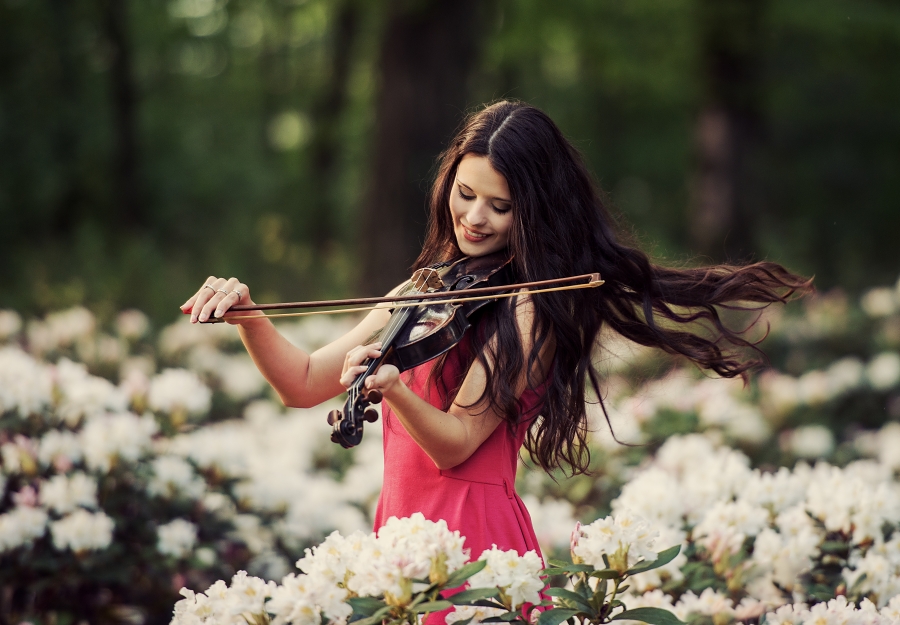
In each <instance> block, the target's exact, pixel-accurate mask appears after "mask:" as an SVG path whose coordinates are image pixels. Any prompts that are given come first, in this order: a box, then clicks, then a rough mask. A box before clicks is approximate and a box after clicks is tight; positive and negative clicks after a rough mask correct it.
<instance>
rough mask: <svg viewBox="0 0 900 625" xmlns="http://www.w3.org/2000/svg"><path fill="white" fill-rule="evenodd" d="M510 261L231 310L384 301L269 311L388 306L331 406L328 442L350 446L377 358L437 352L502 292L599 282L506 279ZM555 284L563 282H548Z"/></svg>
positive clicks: (376, 399)
mask: <svg viewBox="0 0 900 625" xmlns="http://www.w3.org/2000/svg"><path fill="white" fill-rule="evenodd" d="M511 265H512V257H511V256H510V255H509V254H508V253H507V252H506V251H500V252H495V253H493V254H488V255H486V256H476V257H468V256H463V257H461V258H457V259H454V260H451V261H447V262H441V263H436V264H434V265H431V266H429V267H425V268H422V269H418V270H416V271H415V273H413V275H412V277H411V278H410V279H409V281H407V282H406V283H405V284H404V285H402V286H401V288H400V289H399V290H398V292H397V293H396V294H395V295H392V296H389V297H370V298H361V299H345V300H331V301H320V302H293V303H286V304H257V305H244V306H241V305H238V306H232V307H231V309H230V310H231V311H234V312H240V311H250V310H272V309H280V308H314V307H324V306H344V305H355V304H380V305H381V306H373V307H371V308H351V309H343V310H337V311H335V310H330V311H314V312H303V313H286V314H283V315H268V316H270V317H277V316H297V315H309V314H334V313H338V312H355V311H360V310H372V309H373V308H379V307H383V305H385V304H387V305H389V306H390V308H391V318H390V320H389V321H388V323H387V325H386V326H385V327H384V328H383V329H382V330H381V333H380V337H379V338H380V341H381V344H382V347H381V356H379V357H377V358H369V359H367V360H365V361H364V362H363V363H362V365H363V366H365V367H366V370H365V371H364V372H363V373H361V374H360V375H359V376H357V378H356V380H354V382H353V384H352V385H351V386H350V388H348V389H347V400H346V402H344V406H343V409H342V410H332V411H331V412H329V413H328V416H327V421H328V424H329V425H331V427H332V432H331V440H332V441H333V442H335V443H337V444H339V445H341V446H342V447H344V448H347V449H349V448H351V447H355V446H356V445H359V443H360V442H361V441H362V436H363V428H364V424H365V423H367V422H368V423H374V422H375V421H377V420H378V412H377V411H376V410H375V408H374V407H373V405H374V404H378V403H381V400H382V399H383V397H382V394H381V392H380V391H378V390H375V389H369V390H366V388H365V383H366V379H367V378H368V377H369V376H370V375H373V374H374V373H375V371H376V370H377V369H378V367H380V366H381V365H382V364H391V365H394V366H396V367H397V368H398V369H399V370H400V371H401V372H402V371H407V370H409V369H412V368H414V367H418V366H419V365H421V364H423V363H426V362H428V361H429V360H432V359H434V358H437V357H438V356H441V355H442V354H444V353H446V352H447V351H449V350H450V349H452V348H453V347H454V346H455V345H457V344H458V343H459V342H460V341H461V340H462V338H463V336H464V335H465V333H466V331H467V330H468V329H469V328H470V327H471V325H472V321H473V317H474V316H475V315H476V313H478V312H479V311H481V310H482V309H483V308H484V307H485V306H487V305H489V304H491V303H492V302H495V301H496V300H498V299H500V298H507V297H515V296H516V295H518V294H519V293H520V292H521V291H522V290H523V289H525V290H528V292H530V293H545V292H549V291H561V290H569V289H580V288H592V287H597V286H600V285H601V284H603V280H601V279H600V275H599V274H596V273H594V274H584V275H581V276H572V277H568V278H559V279H556V280H541V281H538V282H527V283H518V284H510V275H511ZM585 281H586V282H585ZM566 283H569V284H566ZM573 283H574V284H573ZM559 284H565V286H556V287H550V285H559ZM542 287H545V288H542ZM230 318H231V319H235V318H238V319H240V318H241V317H234V316H232V317H230ZM224 321H225V318H214V317H211V318H210V319H209V320H207V321H206V322H204V323H222V322H224Z"/></svg>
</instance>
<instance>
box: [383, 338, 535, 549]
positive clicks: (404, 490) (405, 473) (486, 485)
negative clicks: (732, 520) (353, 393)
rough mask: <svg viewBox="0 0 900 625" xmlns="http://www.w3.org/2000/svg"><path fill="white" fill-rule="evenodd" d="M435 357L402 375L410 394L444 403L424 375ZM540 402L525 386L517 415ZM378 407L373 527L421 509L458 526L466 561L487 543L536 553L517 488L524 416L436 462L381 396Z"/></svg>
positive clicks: (448, 383) (448, 381)
mask: <svg viewBox="0 0 900 625" xmlns="http://www.w3.org/2000/svg"><path fill="white" fill-rule="evenodd" d="M463 343H466V341H463ZM460 349H465V346H464V345H463V344H460V345H458V346H457V347H456V348H454V349H453V350H451V351H450V352H449V354H448V355H447V359H446V362H445V364H444V369H443V376H442V377H443V378H444V381H445V384H444V387H446V388H453V386H454V385H453V383H452V380H454V379H456V376H457V375H458V374H459V372H460V370H461V368H462V366H463V365H462V363H461V362H460V360H461V358H460ZM434 363H435V361H431V362H427V363H425V364H423V365H421V366H419V367H416V368H415V369H412V370H410V372H409V374H408V375H407V374H404V378H405V379H406V380H407V385H408V386H409V387H410V389H412V391H413V392H414V393H416V394H417V395H419V396H420V397H422V398H424V399H425V400H426V401H427V402H428V403H430V404H431V405H433V406H438V407H443V406H444V405H445V404H444V401H443V399H444V398H443V397H442V393H441V390H440V387H441V385H438V384H436V383H435V382H434V381H431V382H429V380H428V376H429V373H430V372H431V369H432V367H433V366H434ZM540 401H541V394H540V393H539V392H537V391H535V390H530V389H529V390H526V391H525V392H524V393H523V395H522V397H521V398H520V402H521V408H522V411H523V414H525V415H531V414H532V411H533V410H534V409H535V408H536V407H537V406H538V404H539V403H540ZM382 406H383V408H382V414H383V419H382V422H383V424H384V425H383V428H384V486H383V489H382V491H381V497H380V499H379V500H378V509H377V511H376V514H375V529H376V530H378V529H379V528H380V527H381V526H382V525H384V524H385V522H386V521H387V520H388V519H389V518H390V517H392V516H396V517H400V518H402V517H408V516H411V515H412V514H413V513H415V512H421V513H422V514H423V515H424V516H425V518H426V519H429V520H431V521H438V520H439V519H444V520H445V521H446V522H447V527H449V528H450V530H451V531H453V530H459V532H460V534H461V535H462V536H464V537H465V547H466V548H467V549H469V557H470V559H472V560H477V559H478V556H480V555H481V553H482V551H484V550H486V549H490V548H491V546H492V545H497V547H498V548H500V549H503V550H510V549H515V550H516V551H517V552H518V553H519V554H520V555H521V554H524V553H525V552H527V551H531V550H534V551H535V552H537V554H538V555H539V556H540V555H541V550H540V547H539V546H538V542H537V538H536V537H535V534H534V528H533V527H532V525H531V517H530V516H529V514H528V510H526V509H525V505H524V504H523V503H522V500H521V499H520V498H519V495H518V494H517V493H516V490H515V478H516V465H517V461H518V454H519V449H520V448H521V447H522V443H523V441H524V440H525V434H526V431H527V429H528V425H529V424H530V420H527V421H526V420H523V423H521V424H520V425H519V426H518V429H517V430H518V431H517V432H516V433H515V434H514V435H513V434H511V433H510V430H509V427H508V426H507V424H506V423H505V422H504V423H500V425H498V426H497V428H496V429H495V430H494V432H493V433H492V434H491V435H490V436H489V437H488V439H487V440H486V441H484V443H482V444H481V446H480V447H479V448H478V449H476V450H475V453H473V454H472V455H471V456H470V457H469V458H468V459H467V460H466V461H465V462H463V463H461V464H459V465H457V466H455V467H453V468H452V469H438V468H437V467H436V466H435V464H434V462H433V461H432V460H431V458H429V457H428V455H427V454H426V453H425V452H424V451H422V448H421V447H419V445H418V444H417V443H416V442H415V441H414V440H413V439H412V437H411V436H410V435H409V434H408V433H407V431H406V429H405V428H404V427H403V424H402V423H401V422H400V419H399V418H397V416H396V415H395V414H394V413H393V412H392V411H391V409H390V407H389V406H388V405H387V402H385V403H384V404H382Z"/></svg>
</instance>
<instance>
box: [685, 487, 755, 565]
mask: <svg viewBox="0 0 900 625" xmlns="http://www.w3.org/2000/svg"><path fill="white" fill-rule="evenodd" d="M768 519H769V512H768V511H767V510H766V509H765V508H762V507H760V506H754V505H752V504H750V503H749V502H747V501H743V500H738V501H725V502H719V503H717V504H716V505H714V506H713V507H712V508H711V509H710V510H709V512H707V513H706V516H705V517H703V520H702V521H701V522H700V523H698V524H697V526H696V527H695V528H694V537H695V539H697V542H698V543H700V544H701V545H703V546H704V547H705V548H706V549H707V550H708V551H710V553H712V555H713V559H715V560H718V559H719V558H720V557H721V556H722V555H726V554H730V553H737V552H738V551H739V550H740V548H741V546H742V545H743V544H744V540H745V539H746V538H747V537H748V536H756V535H757V534H758V533H759V532H760V531H761V530H762V528H763V527H765V526H766V523H767V522H768Z"/></svg>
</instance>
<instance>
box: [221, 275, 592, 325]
mask: <svg viewBox="0 0 900 625" xmlns="http://www.w3.org/2000/svg"><path fill="white" fill-rule="evenodd" d="M603 283H604V281H603V280H600V281H599V282H589V283H587V284H574V285H569V286H558V287H553V288H547V289H535V290H533V291H515V292H513V293H499V294H496V295H480V296H477V297H456V298H450V299H443V300H428V301H422V302H411V303H409V302H404V303H401V304H397V305H395V306H391V305H390V304H380V305H378V306H363V307H358V308H340V309H338V310H307V311H303V312H292V313H268V314H267V313H263V314H262V315H240V316H239V315H234V316H231V315H229V316H228V317H227V319H232V320H236V319H259V318H260V317H261V316H263V317H266V318H268V319H274V318H277V317H311V316H313V315H341V314H346V313H356V312H365V311H367V310H382V309H386V310H396V309H398V308H418V307H420V306H437V305H439V304H456V303H461V302H477V301H482V300H489V299H502V298H507V297H517V296H519V295H523V294H524V293H553V292H555V291H574V290H577V289H593V288H596V287H598V286H600V285H602V284H603ZM225 320H226V317H217V318H216V320H215V321H212V323H222V322H224V321H225ZM206 323H210V322H206Z"/></svg>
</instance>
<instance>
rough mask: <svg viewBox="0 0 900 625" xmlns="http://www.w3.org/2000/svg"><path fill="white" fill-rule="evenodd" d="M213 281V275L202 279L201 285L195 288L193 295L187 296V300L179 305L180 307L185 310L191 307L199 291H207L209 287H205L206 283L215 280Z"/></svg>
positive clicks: (214, 278)
mask: <svg viewBox="0 0 900 625" xmlns="http://www.w3.org/2000/svg"><path fill="white" fill-rule="evenodd" d="M215 281H216V277H215V276H209V277H208V278H207V279H206V280H204V281H203V286H201V287H200V288H199V289H198V290H197V292H196V293H194V294H193V295H191V296H190V297H189V298H188V300H187V301H186V302H185V303H184V304H182V305H181V308H182V309H183V310H187V309H188V308H191V307H193V305H194V302H196V301H197V297H198V296H199V295H200V293H202V292H203V291H208V290H209V289H207V288H206V285H207V284H211V283H213V282H215Z"/></svg>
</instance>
